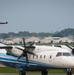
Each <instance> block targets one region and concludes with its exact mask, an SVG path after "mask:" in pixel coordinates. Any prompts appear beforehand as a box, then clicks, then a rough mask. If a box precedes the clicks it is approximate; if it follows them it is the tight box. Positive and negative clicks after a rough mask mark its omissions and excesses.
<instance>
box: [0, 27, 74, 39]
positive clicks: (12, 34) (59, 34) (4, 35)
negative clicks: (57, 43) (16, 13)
mask: <svg viewBox="0 0 74 75" xmlns="http://www.w3.org/2000/svg"><path fill="white" fill-rule="evenodd" d="M68 35H74V29H73V28H67V29H64V30H61V31H58V32H54V33H46V32H40V33H36V32H32V33H30V32H28V31H19V32H18V33H15V32H9V33H0V39H6V38H8V37H22V36H24V37H26V36H36V37H37V36H38V37H48V36H53V37H64V36H68Z"/></svg>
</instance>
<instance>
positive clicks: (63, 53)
mask: <svg viewBox="0 0 74 75" xmlns="http://www.w3.org/2000/svg"><path fill="white" fill-rule="evenodd" d="M58 56H72V54H71V53H68V52H58V53H57V55H56V57H58Z"/></svg>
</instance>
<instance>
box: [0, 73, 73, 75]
mask: <svg viewBox="0 0 74 75" xmlns="http://www.w3.org/2000/svg"><path fill="white" fill-rule="evenodd" d="M0 75H19V74H18V73H0ZM26 75H41V74H40V73H37V74H30V73H28V74H26ZM48 75H66V74H48ZM73 75H74V74H73Z"/></svg>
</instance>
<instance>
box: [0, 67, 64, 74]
mask: <svg viewBox="0 0 74 75" xmlns="http://www.w3.org/2000/svg"><path fill="white" fill-rule="evenodd" d="M48 72H49V73H53V74H54V73H56V74H63V73H65V72H64V71H63V70H61V69H49V70H48ZM0 73H19V71H18V70H16V69H15V68H10V67H0ZM27 73H40V71H28V72H27Z"/></svg>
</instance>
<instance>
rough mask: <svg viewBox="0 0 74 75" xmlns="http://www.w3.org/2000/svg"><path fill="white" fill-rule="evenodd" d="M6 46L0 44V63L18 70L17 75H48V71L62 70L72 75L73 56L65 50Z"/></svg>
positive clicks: (32, 46)
mask: <svg viewBox="0 0 74 75" xmlns="http://www.w3.org/2000/svg"><path fill="white" fill-rule="evenodd" d="M23 43H24V46H7V45H4V44H2V43H0V63H1V64H3V65H5V66H9V67H13V68H16V69H18V70H19V75H26V71H41V75H48V69H64V70H65V71H66V72H67V75H72V71H71V70H72V69H73V68H74V56H73V54H72V52H70V51H68V50H67V49H65V48H60V47H54V46H45V45H42V46H41V45H34V43H32V44H30V45H26V43H25V39H24V38H23Z"/></svg>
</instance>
